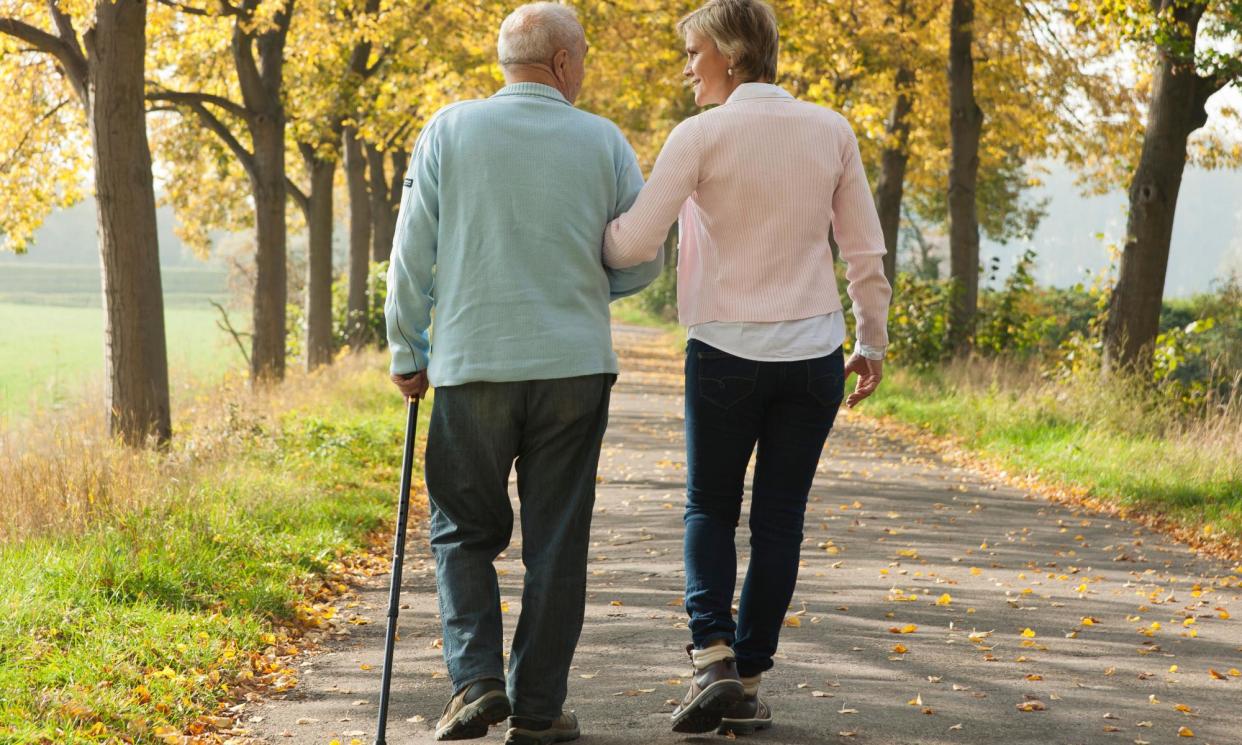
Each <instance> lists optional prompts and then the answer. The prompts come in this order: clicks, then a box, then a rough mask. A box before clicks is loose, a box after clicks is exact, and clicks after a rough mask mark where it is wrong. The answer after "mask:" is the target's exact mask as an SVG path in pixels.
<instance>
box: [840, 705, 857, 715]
mask: <svg viewBox="0 0 1242 745" xmlns="http://www.w3.org/2000/svg"><path fill="white" fill-rule="evenodd" d="M837 713H838V714H857V713H858V709H849V708H846V706H845V704H841V710H840V711H838V712H837Z"/></svg>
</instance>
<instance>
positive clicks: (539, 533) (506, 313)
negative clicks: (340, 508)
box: [385, 3, 663, 744]
mask: <svg viewBox="0 0 1242 745" xmlns="http://www.w3.org/2000/svg"><path fill="white" fill-rule="evenodd" d="M497 46H498V48H499V52H500V64H501V66H502V67H503V70H504V75H505V82H506V85H505V87H504V88H502V89H501V90H500V91H498V92H497V93H496V94H495V95H493V96H492V97H491V98H488V99H485V100H473V101H463V102H459V103H455V104H452V105H450V106H447V107H445V108H444V109H442V110H441V111H439V112H438V113H437V114H436V115H435V116H434V117H433V118H432V119H431V121H429V122H428V123H427V125H426V127H425V128H424V129H423V132H422V134H421V135H420V137H419V139H418V143H417V145H416V146H415V149H414V154H413V157H412V158H411V162H410V168H409V172H408V174H407V178H406V180H405V193H404V196H403V197H402V202H401V212H400V216H399V218H398V227H397V236H396V240H395V242H394V245H393V252H392V264H391V266H390V268H389V275H388V301H387V304H386V307H385V311H386V315H387V321H388V340H389V346H390V349H391V351H392V368H391V371H392V374H393V380H394V382H395V383H396V384H397V387H398V388H400V390H401V392H402V393H403V394H404V395H406V396H413V397H421V396H422V395H423V394H424V393H425V392H426V389H427V387H428V385H429V384H433V385H435V386H436V396H435V404H434V407H433V409H432V413H431V426H430V431H429V433H428V440H427V456H426V477H427V490H428V495H429V498H430V502H431V546H432V551H433V553H434V555H435V560H436V578H437V582H438V584H439V595H440V615H441V623H442V625H443V631H444V660H445V662H446V664H447V665H448V670H449V674H450V676H451V677H452V680H453V686H454V692H453V697H452V699H451V700H450V701H449V702H448V705H447V706H446V707H445V709H444V714H443V716H442V717H441V719H440V722H439V725H438V726H437V729H436V738H437V739H440V740H458V739H467V738H474V737H482V736H484V735H486V734H487V730H488V727H489V726H490V725H492V724H496V723H499V722H500V721H502V720H504V719H505V718H506V717H511V719H510V723H509V724H510V727H509V730H508V732H507V734H506V739H505V741H506V742H507V743H516V744H524V743H550V742H562V741H566V740H572V739H575V738H577V737H578V733H579V730H578V722H577V719H576V718H575V717H574V715H573V714H572V713H570V712H565V711H563V710H562V706H563V704H564V702H565V695H566V683H567V679H568V671H569V666H570V662H571V660H572V658H573V654H574V648H575V646H576V645H577V642H578V635H579V632H580V631H581V627H582V616H583V609H584V606H585V593H586V556H587V544H588V537H589V531H590V525H591V511H592V506H593V504H594V501H595V473H596V469H597V467H598V464H599V452H600V443H601V440H602V438H603V435H604V428H605V426H606V424H607V418H608V400H609V394H610V391H611V388H612V383H613V381H614V380H615V379H616V373H617V358H616V355H615V354H614V353H613V350H612V339H611V334H610V328H609V312H608V303H609V301H610V300H614V299H617V298H619V297H623V296H625V295H628V294H632V293H634V292H637V291H638V290H640V289H642V288H643V287H645V286H646V285H648V284H649V283H650V282H651V281H652V280H653V279H655V277H656V276H657V275H658V274H659V272H660V269H661V266H662V263H663V257H662V256H657V257H656V258H655V260H653V261H651V262H649V263H646V264H642V265H639V266H637V267H633V268H631V269H626V270H614V269H607V268H605V267H604V266H603V264H602V261H601V253H600V246H601V243H602V239H603V234H604V228H605V226H606V225H607V224H608V222H609V221H610V220H612V219H614V218H616V217H617V216H618V215H619V214H621V213H622V212H624V211H625V210H626V209H627V208H628V207H629V206H630V204H631V203H632V202H633V201H634V198H635V197H636V196H637V194H638V191H639V189H640V188H641V187H642V175H641V173H640V171H639V168H638V163H637V160H636V158H635V156H634V151H633V149H632V148H630V146H629V144H628V143H627V142H626V140H625V138H624V136H623V135H622V134H621V132H620V130H618V129H617V127H616V126H615V125H614V124H612V123H611V122H609V121H608V120H606V119H602V118H600V117H597V116H594V115H592V114H588V113H585V112H583V111H580V110H578V109H576V108H574V105H573V103H574V100H575V99H576V98H577V96H578V92H579V90H580V88H581V86H582V79H583V75H584V67H583V65H584V61H585V57H586V52H587V43H586V38H585V35H584V33H583V30H582V27H581V25H579V23H578V20H577V18H576V16H575V14H574V11H573V10H572V9H571V8H569V7H567V6H564V5H558V4H554V3H535V4H531V5H524V6H522V7H520V8H518V9H517V10H515V11H514V12H513V13H512V14H511V15H510V16H509V17H508V18H506V19H505V21H504V23H503V24H502V25H501V27H500V38H499V42H498V44H497ZM433 308H434V311H435V330H434V334H433V335H432V337H433V338H432V339H431V340H430V341H429V339H428V328H429V327H430V325H431V321H432V310H433ZM515 461H516V468H517V488H518V499H519V501H520V503H521V515H522V520H521V523H522V561H523V563H524V564H525V566H526V576H525V586H524V588H523V592H522V603H521V614H520V616H519V618H518V624H517V629H516V632H515V633H514V636H513V646H512V651H511V654H510V659H509V676H508V680H507V691H506V680H505V671H504V658H503V652H502V642H501V611H500V593H499V590H498V587H497V582H496V571H495V568H494V567H493V561H494V560H495V559H496V557H497V555H499V554H500V552H501V551H504V550H505V548H506V547H507V546H508V545H509V541H510V536H511V534H512V530H513V511H512V509H511V507H510V503H509V494H508V479H509V472H510V469H511V468H512V467H513V466H514V463H515Z"/></svg>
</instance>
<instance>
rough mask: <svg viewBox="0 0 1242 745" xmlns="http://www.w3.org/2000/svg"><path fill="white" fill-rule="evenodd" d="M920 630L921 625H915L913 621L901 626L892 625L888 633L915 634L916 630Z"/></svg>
mask: <svg viewBox="0 0 1242 745" xmlns="http://www.w3.org/2000/svg"><path fill="white" fill-rule="evenodd" d="M918 630H919V627H918V626H916V625H914V624H912V623H908V624H906V625H905V626H900V627H898V626H890V627H889V628H888V633H890V634H913V633H914V632H916V631H918Z"/></svg>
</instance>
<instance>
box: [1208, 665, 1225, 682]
mask: <svg viewBox="0 0 1242 745" xmlns="http://www.w3.org/2000/svg"><path fill="white" fill-rule="evenodd" d="M1208 675H1211V676H1212V677H1213V678H1215V679H1216V680H1229V676H1228V675H1225V674H1224V673H1221V672H1217V671H1216V670H1213V669H1212V668H1210V667H1209V668H1208Z"/></svg>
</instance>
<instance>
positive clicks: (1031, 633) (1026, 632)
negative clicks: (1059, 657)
mask: <svg viewBox="0 0 1242 745" xmlns="http://www.w3.org/2000/svg"><path fill="white" fill-rule="evenodd" d="M1022 636H1024V637H1026V638H1027V639H1034V638H1035V631H1034V629H1029V628H1028V629H1022Z"/></svg>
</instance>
